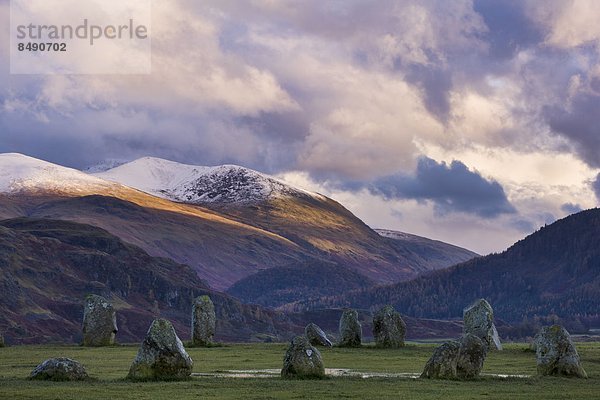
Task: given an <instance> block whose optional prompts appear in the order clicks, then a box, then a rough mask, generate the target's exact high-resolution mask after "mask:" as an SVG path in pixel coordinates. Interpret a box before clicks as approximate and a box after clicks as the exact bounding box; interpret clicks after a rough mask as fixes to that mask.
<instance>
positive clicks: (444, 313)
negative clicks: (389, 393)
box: [290, 209, 600, 323]
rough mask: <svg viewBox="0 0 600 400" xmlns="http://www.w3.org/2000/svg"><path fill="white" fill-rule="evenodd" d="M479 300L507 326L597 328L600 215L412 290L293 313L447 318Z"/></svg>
mask: <svg viewBox="0 0 600 400" xmlns="http://www.w3.org/2000/svg"><path fill="white" fill-rule="evenodd" d="M481 297H484V298H486V299H488V300H489V301H490V303H491V304H492V305H493V307H494V311H495V315H496V317H498V318H500V319H503V320H505V321H508V322H512V323H515V322H521V321H522V320H523V319H532V318H534V317H536V316H538V317H539V316H542V317H545V316H549V315H557V316H559V317H560V318H563V319H565V320H570V321H573V320H583V321H588V322H594V323H598V322H599V313H600V311H599V310H600V210H599V209H592V210H588V211H583V212H580V213H578V214H574V215H571V216H569V217H566V218H564V219H562V220H559V221H556V222H555V223H553V224H552V225H549V226H546V227H544V228H542V229H540V230H539V231H538V232H536V233H534V234H532V235H530V236H528V237H527V238H525V239H523V240H521V241H519V242H517V243H516V244H515V245H513V246H512V247H510V248H509V249H508V250H506V251H505V252H503V253H501V254H493V255H489V256H486V257H481V258H476V259H474V260H472V261H468V262H466V263H463V264H459V265H457V266H455V267H452V268H449V269H446V270H443V271H437V272H434V273H431V274H429V275H426V276H422V277H419V278H417V279H415V280H412V281H410V282H402V283H399V284H396V285H390V286H384V287H377V288H372V289H367V290H363V291H356V292H353V293H350V294H347V295H343V296H339V297H331V298H325V299H321V300H320V301H316V302H315V301H313V302H310V303H308V302H303V303H300V304H296V305H295V306H294V307H295V308H296V309H313V308H325V307H331V306H335V307H339V306H353V307H365V308H373V309H374V308H377V307H379V306H381V305H383V304H388V303H389V304H393V305H394V306H395V307H396V308H397V309H398V310H401V311H402V312H403V313H406V314H407V315H411V316H414V317H426V318H453V317H460V316H461V315H462V309H463V307H464V306H465V305H466V304H469V303H470V302H472V301H473V300H475V299H477V298H481ZM290 308H291V307H290Z"/></svg>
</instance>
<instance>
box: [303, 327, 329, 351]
mask: <svg viewBox="0 0 600 400" xmlns="http://www.w3.org/2000/svg"><path fill="white" fill-rule="evenodd" d="M304 334H305V335H306V337H307V339H308V341H309V342H310V344H312V345H313V346H325V347H331V346H332V344H331V341H330V340H329V339H328V338H327V335H326V334H325V332H323V330H322V329H321V328H319V326H318V325H317V324H313V323H312V322H311V323H310V324H308V325H306V328H304Z"/></svg>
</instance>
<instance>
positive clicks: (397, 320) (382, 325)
mask: <svg viewBox="0 0 600 400" xmlns="http://www.w3.org/2000/svg"><path fill="white" fill-rule="evenodd" d="M405 335H406V324H405V323H404V321H403V320H402V317H401V316H400V313H398V312H397V311H396V310H394V307H392V306H391V305H387V306H385V307H383V308H382V309H381V310H379V311H378V312H377V313H376V314H375V316H373V336H374V337H375V344H376V346H377V347H389V348H395V347H402V346H404V336H405Z"/></svg>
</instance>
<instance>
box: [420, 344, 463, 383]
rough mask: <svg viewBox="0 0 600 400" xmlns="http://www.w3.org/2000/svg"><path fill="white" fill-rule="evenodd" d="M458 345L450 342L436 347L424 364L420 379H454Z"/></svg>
mask: <svg viewBox="0 0 600 400" xmlns="http://www.w3.org/2000/svg"><path fill="white" fill-rule="evenodd" d="M459 350H460V343H459V342H457V341H455V340H452V341H450V342H446V343H443V344H441V345H440V346H438V347H436V348H435V350H434V351H433V354H432V355H431V358H429V360H428V361H427V363H426V364H425V368H424V369H423V373H422V374H421V378H430V379H456V377H457V374H456V363H457V362H458V351H459Z"/></svg>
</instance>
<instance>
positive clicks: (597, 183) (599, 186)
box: [592, 174, 600, 201]
mask: <svg viewBox="0 0 600 400" xmlns="http://www.w3.org/2000/svg"><path fill="white" fill-rule="evenodd" d="M592 190H593V191H594V194H596V199H597V200H598V201H600V174H598V175H596V179H594V181H593V182H592Z"/></svg>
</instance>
